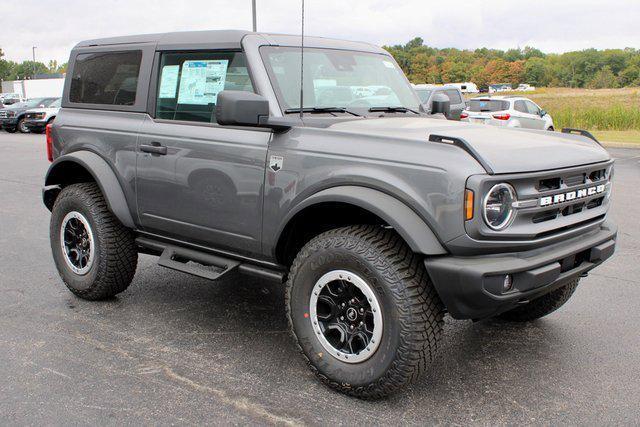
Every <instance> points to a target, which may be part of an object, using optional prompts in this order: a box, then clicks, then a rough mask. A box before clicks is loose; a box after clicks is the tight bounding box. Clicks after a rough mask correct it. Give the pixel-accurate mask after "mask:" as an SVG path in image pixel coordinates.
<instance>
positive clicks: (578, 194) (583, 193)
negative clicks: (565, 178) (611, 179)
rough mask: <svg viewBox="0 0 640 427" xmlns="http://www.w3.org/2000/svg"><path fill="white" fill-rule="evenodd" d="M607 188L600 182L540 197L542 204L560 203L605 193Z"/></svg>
mask: <svg viewBox="0 0 640 427" xmlns="http://www.w3.org/2000/svg"><path fill="white" fill-rule="evenodd" d="M606 189H607V186H606V185H605V184H600V185H597V186H593V187H587V188H582V189H580V190H576V191H569V192H567V193H560V194H555V195H553V196H545V197H541V198H540V206H543V207H544V206H551V205H556V204H558V203H564V202H570V201H572V200H577V199H582V198H585V197H589V196H594V195H596V194H600V193H604V192H605V190H606Z"/></svg>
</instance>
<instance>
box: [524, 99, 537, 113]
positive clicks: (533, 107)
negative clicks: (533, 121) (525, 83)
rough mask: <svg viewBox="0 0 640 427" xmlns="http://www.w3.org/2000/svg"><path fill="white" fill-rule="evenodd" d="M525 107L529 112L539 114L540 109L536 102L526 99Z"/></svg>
mask: <svg viewBox="0 0 640 427" xmlns="http://www.w3.org/2000/svg"><path fill="white" fill-rule="evenodd" d="M526 104H527V109H528V110H529V114H535V115H536V116H537V115H540V109H539V108H538V106H537V105H536V104H534V103H533V102H531V101H526Z"/></svg>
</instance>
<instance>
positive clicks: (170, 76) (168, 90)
mask: <svg viewBox="0 0 640 427" xmlns="http://www.w3.org/2000/svg"><path fill="white" fill-rule="evenodd" d="M158 76H159V77H158V79H159V80H158V92H157V100H156V118H158V119H167V120H186V121H194V122H215V107H216V102H217V99H218V94H219V93H220V92H222V91H223V90H240V91H246V92H253V91H254V90H253V85H252V84H251V79H250V77H249V70H248V68H247V63H246V60H245V56H244V54H243V53H241V52H193V53H165V54H163V55H162V57H161V60H160V72H159V73H158Z"/></svg>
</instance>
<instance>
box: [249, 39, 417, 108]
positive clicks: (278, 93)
mask: <svg viewBox="0 0 640 427" xmlns="http://www.w3.org/2000/svg"><path fill="white" fill-rule="evenodd" d="M270 48H286V49H293V50H297V51H298V52H300V49H301V48H300V46H289V45H262V46H260V47H259V50H258V51H259V55H260V58H261V59H262V66H263V67H264V70H265V71H266V74H267V77H268V79H269V83H270V85H271V88H272V90H273V93H274V95H275V97H276V101H277V103H278V108H279V110H280V112H281V114H283V116H284V115H285V114H286V111H287V110H293V109H295V110H299V109H300V106H298V105H295V106H289V105H288V104H287V102H286V101H285V99H284V96H283V93H282V89H281V87H280V84H279V82H278V78H277V76H276V75H275V74H274V72H273V69H272V67H271V65H270V63H269V58H268V55H269V49H270ZM307 51H336V52H353V53H356V54H362V55H371V56H379V57H381V58H384V59H386V60H387V61H389V62H391V63H392V64H393V65H394V69H396V71H398V74H399V77H400V78H401V80H402V82H403V83H404V85H405V87H406V88H407V95H408V96H410V97H412V98H413V99H414V101H415V105H397V106H396V105H392V106H390V107H398V108H406V109H408V111H411V110H412V109H415V110H418V111H420V112H421V113H422V112H423V109H422V102H421V101H420V98H419V97H418V95H417V94H416V92H415V90H414V89H413V87H412V86H411V82H410V81H409V79H407V76H406V75H405V74H404V71H402V68H400V66H399V65H398V64H397V62H396V61H395V59H394V58H393V56H391V55H390V54H388V53H384V52H371V51H366V50H358V49H340V48H334V47H315V46H313V47H305V57H306V52H307ZM305 65H306V62H305ZM305 71H306V67H305ZM304 80H305V82H307V74H306V73H305V76H304ZM296 83H297V81H296ZM307 83H308V82H307ZM306 86H307V85H305V87H306ZM298 90H299V89H298ZM396 96H397V94H396ZM305 98H306V96H305ZM298 103H299V101H298ZM400 104H402V101H401V102H400ZM315 107H318V108H320V109H323V108H327V107H336V108H340V109H345V110H347V111H345V114H346V115H352V116H353V117H355V114H354V113H353V112H356V113H357V115H358V116H363V117H366V116H369V115H372V114H373V113H372V112H370V111H369V108H371V107H374V108H376V107H389V106H388V105H371V106H362V107H361V106H355V107H354V106H345V105H332V106H325V105H315V106H313V105H307V104H306V103H304V110H312V109H313V108H315ZM327 114H328V115H329V116H335V114H330V113H327ZM387 114H389V113H387ZM391 114H396V113H394V112H392V113H391ZM379 115H380V113H379V112H378V113H377V114H376V116H379Z"/></svg>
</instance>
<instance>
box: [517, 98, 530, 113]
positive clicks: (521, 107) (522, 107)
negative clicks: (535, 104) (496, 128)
mask: <svg viewBox="0 0 640 427" xmlns="http://www.w3.org/2000/svg"><path fill="white" fill-rule="evenodd" d="M513 109H514V110H516V111H519V112H521V113H525V114H529V110H528V109H527V105H526V104H525V103H524V101H516V103H515V106H514V107H513Z"/></svg>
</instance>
